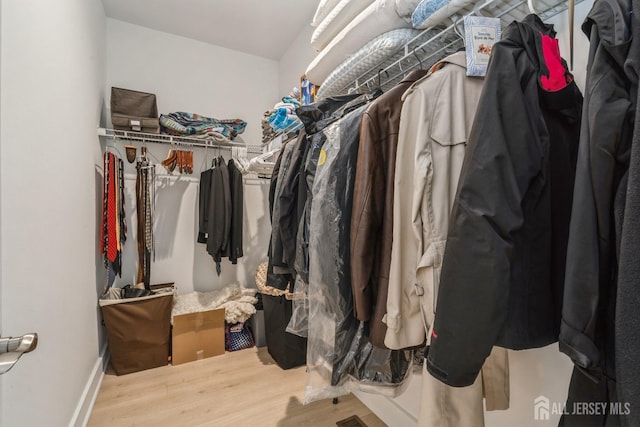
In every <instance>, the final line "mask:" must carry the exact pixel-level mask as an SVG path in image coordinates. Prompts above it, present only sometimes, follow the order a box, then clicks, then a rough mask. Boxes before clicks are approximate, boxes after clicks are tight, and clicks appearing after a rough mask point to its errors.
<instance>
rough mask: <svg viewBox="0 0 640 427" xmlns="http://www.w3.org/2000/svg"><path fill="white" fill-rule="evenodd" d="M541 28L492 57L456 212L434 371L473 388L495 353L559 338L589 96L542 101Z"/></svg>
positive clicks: (509, 31) (547, 31) (538, 24)
mask: <svg viewBox="0 0 640 427" xmlns="http://www.w3.org/2000/svg"><path fill="white" fill-rule="evenodd" d="M543 34H544V35H548V36H550V37H554V36H555V32H554V31H553V27H552V26H550V25H545V24H544V23H543V22H542V21H541V20H540V19H539V18H538V17H537V16H535V15H529V16H527V17H526V18H525V19H524V20H523V21H522V22H513V23H511V24H510V25H509V26H508V27H507V28H506V29H505V31H504V33H503V37H502V40H501V41H500V42H498V43H496V45H494V47H493V52H492V55H491V61H490V64H489V69H488V72H487V77H486V79H485V84H484V88H483V92H482V97H481V99H480V103H479V105H478V110H477V113H476V117H475V119H474V125H473V129H472V131H471V135H470V138H469V146H468V147H467V150H466V156H465V160H464V163H463V167H462V172H461V176H460V181H459V184H458V191H457V194H456V199H455V202H454V205H453V209H452V212H451V220H450V225H449V231H448V237H447V245H446V249H445V255H444V260H443V266H442V273H441V279H440V288H439V293H438V300H437V310H436V316H435V322H434V331H433V333H432V337H431V346H430V350H429V354H428V360H427V367H428V370H429V372H430V373H431V374H432V375H433V376H435V377H436V378H438V379H440V380H441V381H443V382H445V383H446V384H449V385H452V386H468V385H471V384H472V383H473V382H474V380H475V379H476V377H477V374H478V372H479V371H480V369H481V367H482V364H483V363H484V360H485V359H486V357H487V356H488V355H489V353H490V352H491V348H492V347H493V346H494V345H498V346H501V347H506V348H511V349H525V348H533V347H541V346H545V345H547V344H550V343H552V342H555V341H556V340H557V337H558V331H559V324H560V311H561V307H562V283H563V278H564V260H565V249H566V239H567V233H568V227H569V219H570V211H571V190H572V188H573V185H572V184H573V179H574V173H575V157H576V153H577V144H578V131H579V126H580V110H581V106H582V95H581V94H580V91H579V90H578V88H577V86H576V85H575V83H574V82H573V81H572V79H570V76H569V75H568V72H567V71H566V66H565V75H566V76H568V77H569V80H570V81H571V82H570V83H568V84H567V85H566V86H565V87H564V88H563V89H560V90H558V91H556V92H547V91H545V90H543V89H542V86H541V82H540V80H541V77H542V76H543V75H547V74H548V73H549V72H548V69H547V66H546V63H545V60H544V54H543V52H542V35H543Z"/></svg>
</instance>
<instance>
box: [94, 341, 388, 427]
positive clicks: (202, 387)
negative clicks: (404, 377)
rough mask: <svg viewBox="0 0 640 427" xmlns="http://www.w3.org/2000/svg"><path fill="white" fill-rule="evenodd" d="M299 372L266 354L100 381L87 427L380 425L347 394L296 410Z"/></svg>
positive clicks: (299, 399)
mask: <svg viewBox="0 0 640 427" xmlns="http://www.w3.org/2000/svg"><path fill="white" fill-rule="evenodd" d="M305 377H306V373H305V368H304V367H300V368H296V369H289V370H287V371H284V370H282V369H280V367H278V365H276V364H275V362H274V361H273V359H272V358H271V356H269V353H268V352H267V348H266V347H262V348H259V349H256V348H251V349H247V350H241V351H237V352H233V353H226V354H224V355H221V356H216V357H211V358H208V359H204V360H200V361H197V362H191V363H185V364H183V365H178V366H171V365H169V366H164V367H161V368H156V369H149V370H146V371H141V372H136V373H133V374H129V375H123V376H116V375H115V374H114V373H113V372H112V371H111V370H109V371H108V372H107V374H106V375H105V376H104V379H103V381H102V386H101V387H100V392H99V394H98V398H97V400H96V403H95V406H94V408H93V412H92V414H91V419H90V420H89V427H100V426H109V427H114V426H117V427H121V426H179V427H183V426H184V427H190V426H252V425H255V426H261V427H262V426H277V427H294V426H296V427H297V426H319V427H321V426H327V427H328V426H335V425H336V424H335V423H336V421H338V420H342V419H345V418H347V417H350V416H351V415H357V416H358V417H360V419H361V420H362V421H363V422H364V423H366V424H367V426H369V427H382V426H384V425H385V424H384V423H383V422H382V421H381V420H380V419H379V418H378V417H376V416H375V415H374V414H373V413H372V412H371V411H370V410H369V409H368V408H367V407H366V406H364V405H363V404H362V403H361V402H360V401H359V400H358V399H357V398H355V397H354V396H352V395H349V396H344V397H341V398H340V399H339V403H338V404H337V405H334V404H332V402H331V400H323V401H319V402H314V403H311V404H309V405H306V406H303V405H302V396H303V392H304V386H305V381H306V378H305Z"/></svg>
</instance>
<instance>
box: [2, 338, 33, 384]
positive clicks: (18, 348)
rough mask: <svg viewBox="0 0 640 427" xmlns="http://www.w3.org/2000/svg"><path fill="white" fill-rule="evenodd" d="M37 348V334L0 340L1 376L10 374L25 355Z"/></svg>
mask: <svg viewBox="0 0 640 427" xmlns="http://www.w3.org/2000/svg"><path fill="white" fill-rule="evenodd" d="M37 346H38V334H36V333H33V334H25V335H23V336H21V337H3V338H0V375H2V374H4V373H5V372H8V371H9V370H10V369H11V368H13V365H15V364H16V362H17V361H18V359H20V357H21V356H22V355H23V354H25V353H29V352H31V351H33V350H35V349H36V347H37Z"/></svg>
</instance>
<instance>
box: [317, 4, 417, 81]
mask: <svg viewBox="0 0 640 427" xmlns="http://www.w3.org/2000/svg"><path fill="white" fill-rule="evenodd" d="M418 2H419V0H376V1H375V2H374V3H372V4H370V5H369V6H368V7H367V8H366V9H365V10H363V11H362V12H361V13H360V14H359V15H358V16H356V18H355V19H354V20H353V21H351V23H350V24H349V25H347V26H346V27H345V28H344V29H343V30H342V31H340V33H338V35H337V36H335V37H334V39H333V40H332V41H331V43H329V44H328V45H327V47H325V48H324V49H323V50H322V52H320V54H319V55H318V56H317V57H316V58H315V59H314V60H313V62H311V64H310V65H309V67H308V68H307V71H306V76H307V78H308V79H309V81H310V82H311V83H314V84H316V85H319V86H321V85H322V84H323V82H324V80H325V79H326V78H327V76H328V75H329V73H331V72H332V71H333V70H334V69H335V68H336V67H337V66H338V65H340V64H341V63H342V62H344V61H345V59H347V58H348V57H349V56H350V55H353V54H354V53H355V52H356V51H357V50H358V49H360V48H362V47H363V46H364V45H365V44H366V43H367V42H369V41H370V40H371V39H373V38H374V37H377V36H379V35H380V34H383V33H386V32H387V31H391V30H395V29H398V28H411V19H410V12H408V11H411V12H413V10H415V7H416V6H417V5H418ZM398 11H400V12H401V13H403V15H400V14H399V13H398Z"/></svg>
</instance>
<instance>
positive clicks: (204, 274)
mask: <svg viewBox="0 0 640 427" xmlns="http://www.w3.org/2000/svg"><path fill="white" fill-rule="evenodd" d="M277 85H278V63H277V62H276V61H273V60H269V59H265V58H262V57H258V56H253V55H249V54H245V53H240V52H236V51H233V50H229V49H226V48H222V47H218V46H214V45H211V44H207V43H202V42H199V41H195V40H191V39H188V38H184V37H179V36H175V35H172V34H168V33H163V32H160V31H155V30H150V29H147V28H144V27H140V26H137V25H133V24H129V23H125V22H122V21H117V20H113V19H107V81H106V88H107V91H110V88H111V87H112V86H117V87H124V88H128V89H136V90H142V91H146V92H152V93H155V94H156V96H157V101H158V110H159V112H160V113H163V112H165V113H166V112H172V111H187V112H194V113H199V114H203V115H205V116H209V117H216V118H241V119H243V120H245V121H246V122H248V126H247V130H246V131H245V133H244V134H242V135H241V136H242V139H243V140H244V141H245V142H246V143H247V144H259V143H260V142H261V138H262V133H261V132H262V131H261V126H260V120H261V119H262V114H263V112H264V111H265V110H267V109H269V108H270V107H271V106H273V104H274V103H275V102H277V100H278V98H279V95H278V89H277ZM107 97H109V93H108V94H107ZM117 146H118V147H119V148H118V149H119V150H120V152H121V153H122V154H123V155H124V149H123V144H120V143H118V144H117ZM147 146H148V149H149V151H150V153H151V156H152V159H155V161H156V162H159V161H161V160H162V159H164V158H165V156H166V154H167V151H168V150H169V148H170V147H169V146H166V145H158V144H148V145H147ZM193 151H194V155H195V161H194V169H195V171H194V172H195V173H194V174H193V175H191V176H180V177H175V176H174V177H172V178H169V177H167V176H161V177H160V178H159V180H158V186H157V199H156V200H157V202H156V203H157V206H156V207H157V209H156V213H157V216H156V219H155V223H154V232H155V239H156V244H157V245H156V259H155V262H154V263H153V265H152V267H151V282H152V283H162V282H169V281H172V282H175V283H176V285H177V286H178V290H179V292H180V293H186V292H191V291H193V290H198V291H207V290H213V289H217V288H220V287H222V286H225V285H227V284H229V283H232V282H236V281H239V282H240V283H242V284H244V285H246V286H255V280H254V274H255V270H256V267H257V266H258V264H259V263H260V262H261V261H263V260H266V256H267V248H268V244H269V233H270V223H269V213H268V182H266V181H262V182H260V181H257V180H251V181H247V182H246V183H245V185H244V192H245V197H244V198H245V207H244V211H245V212H244V253H245V256H244V257H243V258H241V259H240V261H239V262H238V265H237V266H233V265H232V264H231V263H230V262H229V261H228V260H223V264H222V275H221V276H220V277H218V276H217V275H216V273H215V264H214V262H213V260H212V258H211V257H210V256H209V255H208V254H207V253H206V248H205V245H203V244H199V243H196V236H197V228H198V222H197V221H198V179H197V178H199V173H200V171H201V170H203V169H204V168H208V167H209V165H210V162H211V159H212V158H213V156H214V153H213V151H212V150H208V151H207V152H205V150H204V149H203V148H197V147H196V148H194V150H193ZM222 154H224V155H225V157H227V158H228V157H229V152H228V151H222ZM205 156H206V158H207V160H206V161H205ZM125 163H126V162H125ZM158 171H159V172H160V173H162V174H165V171H164V169H163V168H162V167H159V169H158ZM125 172H126V174H127V175H126V179H125V181H126V188H127V199H126V202H125V203H126V207H127V214H128V223H129V224H130V226H129V239H128V240H127V243H126V244H125V248H124V259H125V261H124V269H123V270H124V271H123V276H122V278H118V279H117V284H118V285H125V284H128V283H135V280H136V277H135V276H136V272H137V249H136V243H135V239H134V237H135V219H134V218H135V210H134V207H135V187H134V183H135V177H134V176H133V175H134V174H135V168H134V165H129V164H128V163H126V170H125Z"/></svg>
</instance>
